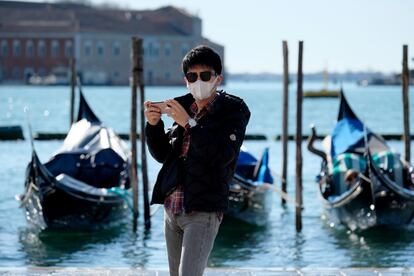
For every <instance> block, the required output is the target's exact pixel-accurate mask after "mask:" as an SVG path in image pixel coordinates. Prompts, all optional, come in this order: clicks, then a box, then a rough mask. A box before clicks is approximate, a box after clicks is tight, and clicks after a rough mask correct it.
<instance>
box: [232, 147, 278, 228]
mask: <svg viewBox="0 0 414 276" xmlns="http://www.w3.org/2000/svg"><path fill="white" fill-rule="evenodd" d="M268 162H269V150H268V149H265V150H264V152H263V155H262V157H261V158H260V159H259V160H257V159H256V158H255V157H254V156H253V155H252V154H250V153H249V152H248V151H247V150H246V149H245V148H244V147H242V150H241V151H240V155H239V159H238V161H237V167H236V173H235V175H234V177H233V180H232V182H231V183H230V195H229V202H230V203H229V210H228V211H227V213H226V215H227V216H230V217H233V218H236V219H238V220H241V221H243V222H245V223H248V224H251V225H256V226H263V225H265V224H266V223H267V221H268V217H269V213H270V211H271V208H272V205H273V203H272V196H273V191H272V184H273V177H272V175H271V173H270V169H269V166H268Z"/></svg>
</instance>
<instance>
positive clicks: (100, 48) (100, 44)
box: [96, 41, 104, 57]
mask: <svg viewBox="0 0 414 276" xmlns="http://www.w3.org/2000/svg"><path fill="white" fill-rule="evenodd" d="M96 53H97V54H98V56H100V57H102V56H103V55H104V44H103V42H102V41H98V43H96Z"/></svg>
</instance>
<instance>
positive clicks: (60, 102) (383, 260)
mask: <svg viewBox="0 0 414 276" xmlns="http://www.w3.org/2000/svg"><path fill="white" fill-rule="evenodd" d="M321 87H322V84H320V83H305V85H304V88H305V90H307V89H318V88H321ZM343 87H344V91H345V93H346V96H347V98H348V101H349V102H350V104H351V106H352V107H353V109H354V111H355V112H356V114H357V115H359V117H360V118H361V119H362V120H363V121H364V122H366V124H367V125H368V126H369V127H370V128H371V130H373V131H375V132H378V133H382V134H384V133H386V134H395V133H402V129H403V127H402V100H401V99H402V97H401V88H400V87H359V86H356V85H354V84H352V83H344V84H343ZM223 88H224V89H225V90H227V91H228V92H229V93H233V94H235V95H238V96H240V97H242V98H243V99H245V101H246V103H247V104H248V106H249V107H250V109H251V112H252V116H251V120H250V123H249V126H248V129H247V133H250V134H265V135H266V136H267V137H268V140H267V141H246V142H245V146H246V148H247V149H248V150H249V151H251V152H252V153H253V154H254V155H256V156H258V155H260V154H261V152H262V151H263V149H264V148H266V147H269V148H270V166H271V168H272V170H273V171H274V172H275V174H277V173H279V172H280V170H281V161H280V156H281V144H280V142H278V141H275V140H274V137H275V136H276V135H279V134H280V132H281V128H282V127H281V117H282V115H281V107H282V101H281V99H282V97H281V94H282V92H281V91H282V84H281V83H279V82H267V83H266V82H261V83H257V82H229V83H228V84H227V85H226V86H225V87H223ZM290 90H291V94H290V117H289V120H290V121H289V131H290V133H291V134H293V133H294V132H295V102H294V97H295V86H294V85H292V86H291V87H290ZM84 93H85V96H86V98H87V100H88V101H89V103H90V105H91V107H92V108H93V109H94V110H95V113H96V114H97V115H98V116H99V117H100V118H101V119H102V121H104V122H105V123H106V124H107V125H108V126H111V127H113V128H114V129H115V131H117V132H118V133H127V132H128V129H129V109H130V89H129V88H128V87H84ZM182 93H185V89H183V88H180V87H147V88H146V96H147V99H151V100H154V101H156V100H162V99H166V98H171V97H173V96H176V95H180V94H182ZM413 95H414V93H411V96H410V108H411V114H414V113H413V112H414V96H413ZM303 107H304V110H303V126H304V132H305V133H308V132H309V128H308V126H309V125H310V124H311V123H314V124H315V125H316V127H317V129H318V132H319V133H320V134H327V133H329V132H330V131H331V129H332V127H333V125H334V123H335V120H336V113H337V109H338V99H312V100H311V99H305V101H304V106H303ZM25 108H26V109H27V110H28V112H27V113H25V112H23V110H24V109H25ZM68 112H69V88H67V87H28V86H0V125H13V124H16V125H21V126H22V127H23V128H24V132H25V137H28V131H27V129H28V127H27V120H28V118H29V119H30V121H31V124H32V127H33V131H34V132H62V133H64V132H66V131H67V130H68V127H69V118H68V117H69V116H68ZM166 121H167V124H169V123H171V121H169V120H168V119H167V120H166ZM413 129H414V116H413V115H412V116H411V130H413ZM61 143H62V141H36V142H35V147H36V150H37V151H38V153H39V156H40V159H41V160H42V161H43V162H44V161H47V160H48V158H49V157H50V156H51V155H52V154H53V153H54V152H55V151H56V150H57V149H58V148H59V147H60V145H61ZM389 144H390V145H391V146H392V147H393V148H395V149H396V150H397V151H400V152H402V150H403V144H402V142H401V141H390V142H389ZM412 148H414V143H412ZM30 152H31V149H30V144H29V142H28V140H27V139H26V140H25V141H10V142H9V141H2V142H0V266H2V267H8V266H13V267H20V266H27V265H39V266H76V267H92V266H94V267H95V266H103V267H125V266H126V267H144V268H165V267H167V256H166V248H165V243H164V236H163V220H162V217H163V212H162V208H160V209H159V210H158V211H156V210H157V208H156V207H153V209H152V211H154V212H155V214H154V216H153V217H152V228H151V229H150V230H149V231H147V232H145V231H144V229H143V216H142V215H141V216H140V218H139V225H138V232H137V233H135V234H134V233H132V224H131V223H130V221H125V222H124V223H123V224H122V225H120V226H117V227H114V228H109V229H105V230H99V231H92V232H85V231H43V232H38V231H36V230H35V229H32V228H31V227H30V226H29V225H28V224H27V222H26V220H25V217H24V212H23V210H22V209H20V208H19V204H18V202H17V201H16V200H15V199H14V197H15V195H18V194H20V193H22V192H23V183H24V173H25V166H26V165H27V163H28V161H29V159H30ZM303 153H304V157H303V158H304V159H303V164H304V167H303V174H304V176H303V181H304V184H303V185H304V194H303V197H304V206H305V209H304V213H303V231H302V232H301V233H299V234H298V233H296V232H295V212H294V208H293V207H292V206H290V205H287V206H286V207H285V208H282V207H281V205H280V198H279V196H278V195H277V194H275V195H274V204H273V209H272V212H271V214H270V219H269V222H268V224H267V225H266V226H264V227H259V228H257V227H251V226H249V225H245V224H243V223H239V222H237V221H232V220H229V219H225V221H224V223H223V224H222V225H221V228H220V232H219V235H218V237H217V240H216V243H215V246H214V249H213V252H212V254H211V258H210V261H209V266H210V267H367V266H377V267H395V266H400V267H412V266H413V264H414V263H413V258H412V256H413V255H414V228H410V227H407V228H403V229H373V230H369V231H365V232H362V233H351V232H350V231H348V230H347V229H345V228H343V227H342V226H340V225H334V224H331V223H330V222H329V221H328V220H327V219H326V218H325V215H324V211H323V208H322V203H321V201H320V199H319V198H318V193H317V185H316V184H315V183H314V178H315V175H316V174H317V173H318V170H319V167H320V159H319V158H318V157H316V156H314V155H312V154H310V153H309V152H308V151H306V148H305V146H304V147H303ZM413 155H414V151H413V153H412V156H413ZM294 156H295V145H294V142H293V141H291V142H289V168H288V171H289V176H288V192H289V195H290V196H292V197H293V196H294V183H295V175H294V171H295V168H294ZM148 161H149V177H150V181H151V182H154V180H155V177H156V174H157V172H158V170H159V169H160V165H159V164H157V163H156V162H155V161H154V160H153V159H152V158H151V157H149V158H148ZM275 179H276V180H277V184H276V185H279V186H280V181H278V179H277V176H276V175H275ZM140 203H142V199H140Z"/></svg>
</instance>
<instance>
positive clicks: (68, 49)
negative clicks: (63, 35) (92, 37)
mask: <svg viewBox="0 0 414 276" xmlns="http://www.w3.org/2000/svg"><path fill="white" fill-rule="evenodd" d="M72 56H73V44H72V41H70V40H66V41H65V57H67V58H70V57H72Z"/></svg>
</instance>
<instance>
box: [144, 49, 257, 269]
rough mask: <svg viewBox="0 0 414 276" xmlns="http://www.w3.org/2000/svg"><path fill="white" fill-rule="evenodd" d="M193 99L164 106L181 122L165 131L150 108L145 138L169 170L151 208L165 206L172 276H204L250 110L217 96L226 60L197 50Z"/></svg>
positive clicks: (192, 57) (187, 71)
mask: <svg viewBox="0 0 414 276" xmlns="http://www.w3.org/2000/svg"><path fill="white" fill-rule="evenodd" d="M182 69H183V72H184V75H185V78H184V79H185V82H186V84H187V88H188V89H189V92H190V93H188V94H186V95H184V96H181V97H177V98H175V99H172V100H167V101H165V102H166V104H167V105H168V107H167V111H166V112H167V115H168V116H170V117H171V118H172V119H173V120H174V124H173V126H172V127H171V128H170V130H169V131H168V132H167V133H165V131H164V123H163V121H162V120H161V109H160V108H159V107H158V106H157V105H155V104H153V103H151V102H145V107H146V110H145V116H146V118H147V121H148V122H147V125H146V136H147V143H148V147H149V150H150V152H151V154H152V156H153V157H154V158H155V159H156V160H157V161H159V162H161V163H163V166H162V168H161V170H160V172H159V174H158V177H157V181H156V183H155V186H154V191H153V194H152V200H151V204H164V209H165V212H164V216H165V218H164V228H165V238H166V243H167V252H168V263H169V268H170V274H171V275H191V276H196V275H202V274H203V271H204V269H205V267H206V266H207V260H208V256H209V254H210V252H211V249H212V248H213V244H214V240H215V237H216V235H217V232H218V228H219V226H220V223H221V220H222V218H223V213H224V212H225V211H226V210H227V207H228V193H229V187H228V184H229V182H230V180H231V178H232V177H233V174H234V170H235V167H236V162H237V158H238V155H239V152H240V147H241V145H242V142H243V139H244V134H245V130H246V126H247V123H248V121H249V118H250V111H249V109H248V107H247V106H246V104H245V103H244V102H243V100H242V99H240V98H238V97H235V96H232V95H230V94H227V93H225V92H223V91H217V86H218V85H219V84H220V83H221V81H222V79H223V77H222V75H221V72H222V64H221V59H220V56H219V55H218V54H217V53H216V52H214V51H213V50H212V49H211V48H209V47H207V46H198V47H196V48H194V49H192V50H190V51H189V52H188V53H187V54H186V55H185V57H184V59H183V62H182Z"/></svg>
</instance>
